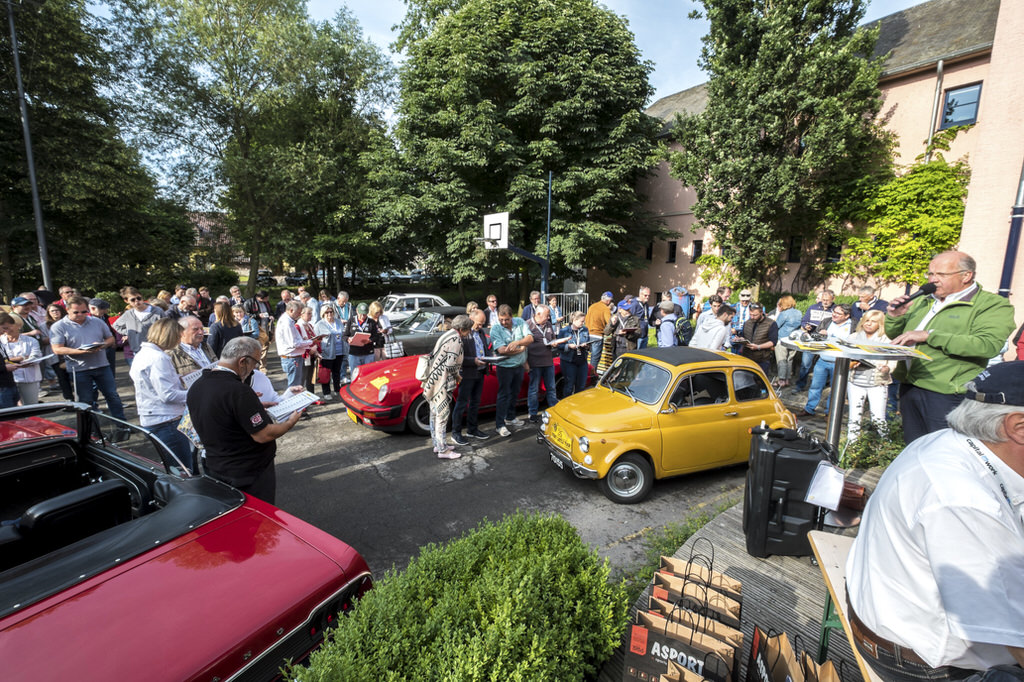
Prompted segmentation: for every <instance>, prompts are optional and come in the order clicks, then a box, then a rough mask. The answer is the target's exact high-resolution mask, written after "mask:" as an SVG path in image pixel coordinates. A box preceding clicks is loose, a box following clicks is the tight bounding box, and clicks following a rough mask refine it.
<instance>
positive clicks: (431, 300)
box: [381, 294, 466, 324]
mask: <svg viewBox="0 0 1024 682" xmlns="http://www.w3.org/2000/svg"><path fill="white" fill-rule="evenodd" d="M381 305H383V306H384V314H385V315H387V316H388V319H389V320H391V323H392V324H396V323H398V322H401V321H402V320H404V319H406V318H407V317H409V316H410V315H412V314H413V313H414V312H416V311H417V310H420V309H421V308H437V307H438V306H450V305H451V304H450V303H448V301H446V300H444V299H443V298H441V297H440V296H435V295H433V294H388V295H387V296H385V297H384V298H383V299H382V300H381ZM461 312H466V309H465V308H463V309H462V311H461Z"/></svg>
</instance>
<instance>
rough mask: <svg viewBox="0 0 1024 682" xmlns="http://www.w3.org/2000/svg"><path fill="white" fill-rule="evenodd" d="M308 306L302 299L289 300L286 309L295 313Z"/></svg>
mask: <svg viewBox="0 0 1024 682" xmlns="http://www.w3.org/2000/svg"><path fill="white" fill-rule="evenodd" d="M305 307H306V304H305V303H303V302H302V301H288V305H287V306H285V310H287V311H288V312H289V313H294V312H295V311H296V310H302V309H303V308H305Z"/></svg>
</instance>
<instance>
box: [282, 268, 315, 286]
mask: <svg viewBox="0 0 1024 682" xmlns="http://www.w3.org/2000/svg"><path fill="white" fill-rule="evenodd" d="M284 283H285V284H287V285H288V286H290V287H297V286H305V285H306V284H309V275H307V274H306V273H304V272H298V271H296V270H293V271H292V272H290V273H288V274H287V275H285V276H284Z"/></svg>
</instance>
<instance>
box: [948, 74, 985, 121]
mask: <svg viewBox="0 0 1024 682" xmlns="http://www.w3.org/2000/svg"><path fill="white" fill-rule="evenodd" d="M980 99H981V83H975V84H974V85H967V86H965V87H962V88H956V89H953V90H946V102H945V103H944V104H943V106H942V123H941V124H940V125H939V130H945V129H946V128H952V127H953V126H966V125H970V124H972V123H974V122H975V121H977V120H978V100H980Z"/></svg>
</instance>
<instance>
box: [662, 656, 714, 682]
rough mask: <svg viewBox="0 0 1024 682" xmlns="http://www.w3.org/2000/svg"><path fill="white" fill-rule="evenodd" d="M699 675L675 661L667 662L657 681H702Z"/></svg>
mask: <svg viewBox="0 0 1024 682" xmlns="http://www.w3.org/2000/svg"><path fill="white" fill-rule="evenodd" d="M703 680H704V678H703V677H702V676H701V675H698V674H697V673H695V672H693V671H692V670H690V669H689V668H686V667H684V666H681V665H679V664H678V663H676V662H675V661H669V662H668V670H666V671H665V672H664V673H662V674H661V678H659V680H658V682H703Z"/></svg>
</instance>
